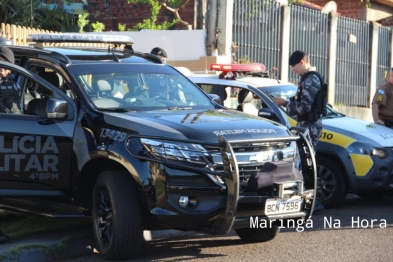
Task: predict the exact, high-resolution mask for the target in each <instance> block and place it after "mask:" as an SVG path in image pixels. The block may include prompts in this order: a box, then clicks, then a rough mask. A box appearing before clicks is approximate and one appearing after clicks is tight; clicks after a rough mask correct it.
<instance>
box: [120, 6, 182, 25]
mask: <svg viewBox="0 0 393 262" xmlns="http://www.w3.org/2000/svg"><path fill="white" fill-rule="evenodd" d="M189 1H190V0H165V1H163V0H127V2H128V3H129V4H137V3H141V4H149V5H151V6H152V17H151V18H150V19H147V21H146V20H143V23H141V24H145V26H150V25H154V24H155V22H154V23H152V22H153V21H152V20H153V12H156V10H153V9H154V8H157V6H159V7H160V9H161V7H163V8H165V9H166V10H167V11H169V12H171V13H172V14H173V16H174V19H173V20H172V22H164V23H163V24H162V25H161V27H162V29H161V30H163V29H167V28H169V27H171V26H172V25H174V24H177V23H179V24H182V25H184V26H186V27H188V26H189V23H187V22H186V21H183V20H182V19H181V18H180V14H179V10H180V9H181V8H183V7H184V5H185V4H187V3H188V2H189ZM160 9H159V10H158V12H157V14H156V15H155V16H156V18H157V15H158V13H159V11H160ZM163 27H166V28H163ZM143 28H145V29H153V28H147V27H143ZM134 29H141V28H135V27H134ZM153 30H154V29H153ZM155 30H160V29H158V28H156V29H155Z"/></svg>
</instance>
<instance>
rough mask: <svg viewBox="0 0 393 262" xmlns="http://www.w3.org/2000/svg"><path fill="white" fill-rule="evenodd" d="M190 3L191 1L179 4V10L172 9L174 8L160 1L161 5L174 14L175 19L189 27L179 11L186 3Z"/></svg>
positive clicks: (184, 0)
mask: <svg viewBox="0 0 393 262" xmlns="http://www.w3.org/2000/svg"><path fill="white" fill-rule="evenodd" d="M189 1H190V0H183V1H182V2H181V3H180V4H179V6H178V7H177V8H172V7H170V6H168V5H167V4H166V3H165V2H162V1H158V2H159V3H160V5H162V6H163V7H164V8H165V9H166V10H168V11H169V12H171V13H173V15H174V16H175V18H176V19H177V20H178V21H179V23H181V24H183V25H186V26H188V25H189V23H188V22H186V21H184V20H182V19H181V18H180V15H179V9H180V8H181V7H182V6H184V5H185V4H186V3H188V2H189Z"/></svg>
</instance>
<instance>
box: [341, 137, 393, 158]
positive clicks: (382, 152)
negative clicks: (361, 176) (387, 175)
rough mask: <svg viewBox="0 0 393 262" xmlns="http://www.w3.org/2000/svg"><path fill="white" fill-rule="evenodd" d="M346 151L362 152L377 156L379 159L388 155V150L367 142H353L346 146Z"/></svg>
mask: <svg viewBox="0 0 393 262" xmlns="http://www.w3.org/2000/svg"><path fill="white" fill-rule="evenodd" d="M347 150H348V152H349V153H352V154H362V155H370V156H377V157H379V158H381V159H384V158H386V157H387V156H388V152H387V151H386V149H385V148H383V147H376V146H374V145H373V144H371V143H368V142H361V141H358V142H355V143H352V144H351V145H350V146H349V147H348V149H347Z"/></svg>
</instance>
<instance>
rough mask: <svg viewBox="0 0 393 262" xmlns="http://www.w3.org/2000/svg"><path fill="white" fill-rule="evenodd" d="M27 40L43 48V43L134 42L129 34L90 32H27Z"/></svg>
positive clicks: (117, 43) (123, 43)
mask: <svg viewBox="0 0 393 262" xmlns="http://www.w3.org/2000/svg"><path fill="white" fill-rule="evenodd" d="M27 41H28V42H34V43H35V44H34V46H35V47H37V48H43V44H44V43H97V44H115V45H125V46H132V44H133V43H134V40H133V39H132V37H130V36H124V35H103V34H90V33H87V34H86V33H59V34H58V33H53V34H29V35H28V36H27Z"/></svg>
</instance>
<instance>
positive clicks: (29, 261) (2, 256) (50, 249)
mask: <svg viewBox="0 0 393 262" xmlns="http://www.w3.org/2000/svg"><path fill="white" fill-rule="evenodd" d="M184 233H185V232H183V231H178V230H154V231H150V230H145V231H143V237H144V239H145V241H151V240H154V239H158V238H165V237H173V236H177V235H181V234H184ZM94 246H95V240H94V236H93V234H88V235H81V236H71V237H65V238H63V239H61V240H59V241H56V243H54V244H50V245H45V244H40V243H39V241H38V242H34V243H33V242H32V243H30V244H21V245H15V246H13V247H11V248H9V249H8V250H7V251H3V252H1V253H0V262H15V261H18V262H50V261H58V260H61V259H73V258H77V257H83V256H88V255H91V254H93V253H94Z"/></svg>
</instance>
